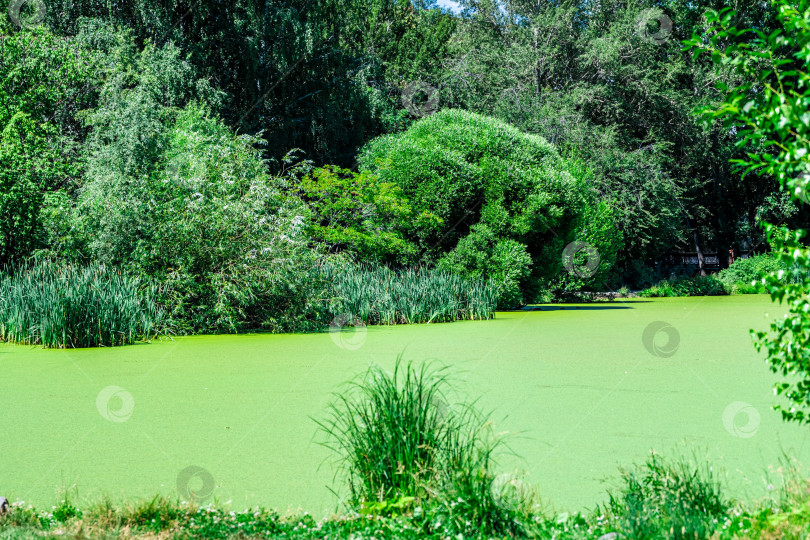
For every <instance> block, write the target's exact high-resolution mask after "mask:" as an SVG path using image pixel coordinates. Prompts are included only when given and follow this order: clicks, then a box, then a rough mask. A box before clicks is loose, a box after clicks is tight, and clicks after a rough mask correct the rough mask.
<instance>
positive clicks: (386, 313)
mask: <svg viewBox="0 0 810 540" xmlns="http://www.w3.org/2000/svg"><path fill="white" fill-rule="evenodd" d="M323 272H324V273H325V274H326V278H327V280H328V281H330V282H331V283H332V287H333V292H334V295H335V296H334V298H333V307H332V310H333V311H335V313H351V314H352V315H353V316H354V318H355V319H356V320H359V321H363V322H364V323H365V324H389V325H390V324H415V323H433V322H449V321H456V320H477V319H490V318H492V317H493V316H494V311H495V301H496V297H497V291H496V289H495V287H494V285H493V284H492V283H491V282H490V281H484V280H482V279H467V278H463V277H461V276H457V275H454V274H450V273H447V272H444V271H441V270H436V269H426V268H419V269H413V268H408V269H404V270H399V271H395V270H392V269H390V268H387V267H384V266H377V267H370V266H361V265H345V266H339V267H337V266H327V267H325V268H324V270H323Z"/></svg>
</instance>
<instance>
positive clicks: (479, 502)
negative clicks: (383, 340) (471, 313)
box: [318, 356, 532, 536]
mask: <svg viewBox="0 0 810 540" xmlns="http://www.w3.org/2000/svg"><path fill="white" fill-rule="evenodd" d="M448 388H449V385H448V380H447V377H446V375H445V371H444V370H441V369H439V370H432V369H431V368H430V367H429V366H428V365H426V364H422V365H421V366H418V367H417V366H414V365H413V364H411V363H405V362H404V361H403V360H402V357H401V356H400V357H398V358H397V361H396V364H395V366H394V370H393V372H390V373H389V372H387V371H385V370H383V369H382V368H380V367H378V366H372V367H371V368H369V370H368V372H367V373H366V374H365V375H364V376H363V377H362V378H361V379H358V380H356V381H354V382H352V383H350V386H349V388H348V389H347V390H346V391H344V392H341V393H339V394H337V395H336V400H335V402H333V403H332V404H331V405H330V413H329V415H328V418H327V419H326V420H325V421H322V422H318V424H319V426H320V428H321V430H322V431H323V432H324V433H325V434H326V442H325V443H324V444H325V445H326V446H327V447H329V448H331V449H332V450H334V451H336V452H337V454H338V455H339V463H340V469H339V470H341V471H342V472H343V473H344V475H345V477H346V479H347V484H348V488H349V492H350V504H351V505H352V506H353V507H355V508H359V509H360V511H361V513H363V512H365V513H368V512H369V511H371V512H374V511H380V512H385V511H386V510H388V511H391V510H392V509H396V511H397V512H406V511H407V510H403V509H407V508H411V509H416V508H418V509H419V513H420V515H421V516H422V517H424V518H425V523H426V527H429V528H431V527H441V532H443V533H447V534H451V533H452V534H459V533H461V534H464V535H469V534H473V533H475V534H485V535H493V534H494V535H509V536H512V535H515V534H518V533H519V532H520V530H522V527H523V524H524V523H525V522H526V521H527V520H528V518H527V516H528V515H529V507H530V506H531V502H532V501H531V500H529V499H530V498H529V497H524V498H521V500H520V501H518V500H517V498H515V497H511V496H509V495H508V494H509V489H503V487H504V486H503V485H495V486H494V481H495V476H494V475H493V473H492V467H493V464H494V463H493V454H494V452H495V450H496V449H497V448H498V447H499V445H500V442H501V440H500V439H498V438H497V437H494V436H488V435H491V430H489V429H488V428H489V423H488V421H487V418H486V416H485V415H482V414H481V413H479V412H478V411H476V409H475V408H474V407H473V406H470V405H455V406H451V405H449V403H450V402H449V396H448V395H447V390H448ZM437 523H438V524H443V525H432V524H437ZM435 532H440V531H435Z"/></svg>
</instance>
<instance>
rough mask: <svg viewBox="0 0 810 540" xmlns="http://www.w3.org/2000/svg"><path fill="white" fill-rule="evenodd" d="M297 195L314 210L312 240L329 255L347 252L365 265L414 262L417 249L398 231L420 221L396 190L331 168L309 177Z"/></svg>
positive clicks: (370, 176) (365, 174) (362, 175)
mask: <svg viewBox="0 0 810 540" xmlns="http://www.w3.org/2000/svg"><path fill="white" fill-rule="evenodd" d="M296 191H297V196H300V197H301V199H303V200H304V201H305V202H306V203H307V205H308V206H309V208H310V209H311V215H312V223H311V228H310V231H309V234H310V236H311V237H312V239H313V240H314V241H315V242H320V243H323V244H324V245H325V247H326V249H327V252H330V253H338V252H348V253H351V254H353V255H355V256H356V257H357V258H358V259H359V260H360V261H363V262H382V263H394V264H405V263H407V262H408V261H409V260H411V259H412V258H413V256H414V254H415V251H416V249H415V246H414V245H413V244H412V243H411V242H409V241H408V240H406V239H405V238H403V236H402V234H401V233H400V232H399V230H398V229H399V228H400V227H401V224H402V223H404V222H406V221H410V220H413V219H418V218H417V216H415V215H414V212H413V210H412V209H411V206H410V204H409V203H408V201H407V199H405V198H404V197H403V196H402V190H401V189H400V188H399V186H397V185H396V184H392V183H386V182H380V181H379V179H378V178H377V177H375V176H374V175H373V174H371V173H369V172H367V171H366V172H362V173H356V172H352V171H350V170H348V169H341V168H340V167H337V166H330V165H327V166H326V167H320V168H317V169H315V170H313V171H312V172H310V173H309V174H307V175H306V176H305V177H304V178H303V179H302V180H301V182H300V184H298V185H297V189H296ZM422 219H424V218H422Z"/></svg>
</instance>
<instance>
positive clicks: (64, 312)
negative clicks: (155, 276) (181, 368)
mask: <svg viewBox="0 0 810 540" xmlns="http://www.w3.org/2000/svg"><path fill="white" fill-rule="evenodd" d="M157 296H158V290H157V287H155V286H153V285H149V284H146V283H144V282H143V281H142V280H141V279H140V278H138V277H135V276H130V275H127V274H125V273H122V272H120V271H119V270H115V269H112V268H109V267H106V266H104V265H98V264H96V265H91V266H74V265H68V264H57V263H55V262H51V261H42V262H38V263H33V264H24V265H19V266H10V267H8V268H6V269H5V270H4V271H3V272H2V273H0V339H2V340H4V341H8V342H12V343H21V344H31V345H44V346H45V347H52V348H65V347H99V346H108V347H111V346H115V345H125V344H131V343H134V342H135V341H136V340H137V339H149V338H150V337H152V336H154V335H155V333H156V329H157V327H158V325H159V324H160V322H161V321H162V319H163V312H162V310H161V309H160V308H159V307H158V305H157Z"/></svg>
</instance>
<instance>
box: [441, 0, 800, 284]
mask: <svg viewBox="0 0 810 540" xmlns="http://www.w3.org/2000/svg"><path fill="white" fill-rule="evenodd" d="M462 4H463V5H464V6H465V7H466V8H467V9H466V11H465V14H464V17H463V19H462V21H461V22H460V23H459V24H458V25H457V31H456V33H455V34H454V36H453V38H452V40H451V59H450V60H448V61H447V62H446V63H447V65H448V69H447V70H446V72H445V74H444V78H443V90H444V91H443V103H445V104H446V105H447V106H450V107H459V108H464V109H467V110H472V111H475V112H479V113H482V114H487V115H492V116H495V117H497V118H501V119H504V120H506V121H508V122H510V123H512V124H514V125H515V126H516V127H518V128H519V129H521V130H524V131H527V132H530V133H537V134H540V135H542V136H544V137H545V138H546V139H547V140H549V141H550V142H552V143H553V144H555V145H556V146H557V147H558V148H560V149H561V151H563V152H569V151H571V150H572V149H573V150H574V151H576V153H577V155H578V156H579V157H580V158H581V159H583V160H584V161H586V162H587V163H588V164H589V165H590V166H591V168H592V169H593V172H594V177H593V182H594V184H595V188H596V189H597V191H598V192H599V193H600V195H601V196H602V197H603V199H604V200H610V201H611V204H612V205H614V206H615V208H616V210H617V212H616V217H617V227H618V229H619V230H621V231H622V232H623V234H624V237H625V243H624V245H623V246H622V248H621V251H620V253H619V254H618V262H617V268H618V269H620V270H621V271H622V273H623V274H624V278H625V279H626V280H628V281H630V282H631V284H633V285H637V286H638V285H643V283H642V281H643V280H644V279H646V278H645V277H644V275H645V271H644V268H643V267H644V266H645V265H646V266H647V267H648V268H649V266H650V265H651V263H652V262H653V261H655V260H656V259H657V258H658V257H659V256H660V255H661V254H662V253H666V252H668V251H672V250H684V249H685V250H690V251H697V252H699V253H702V252H704V251H716V252H720V253H725V252H727V250H728V249H730V248H734V249H736V250H740V249H751V248H753V247H757V248H759V249H763V248H764V246H763V244H764V235H763V234H762V232H761V231H760V230H758V229H756V227H754V225H755V223H756V219H757V215H758V214H761V213H763V212H769V211H771V210H775V209H777V208H778V206H779V205H777V206H774V205H773V204H772V201H769V197H771V196H772V195H774V194H775V193H776V192H777V190H778V184H777V182H776V180H775V179H773V178H771V179H764V180H758V181H752V180H751V179H750V178H741V177H739V175H736V174H735V173H734V172H733V171H732V168H731V166H730V164H729V159H730V158H733V157H740V156H742V155H744V152H745V151H746V149H745V148H737V147H736V145H735V143H736V140H737V136H736V134H735V133H734V132H732V131H729V130H728V129H726V128H724V127H723V126H722V125H721V124H720V123H714V124H705V125H704V124H703V123H701V122H700V121H698V119H696V118H695V117H694V115H693V114H692V111H693V110H694V108H695V107H698V106H704V105H712V104H717V103H718V102H719V100H720V98H721V92H720V91H719V90H718V85H720V84H728V85H732V84H736V83H738V82H740V75H739V74H737V73H735V72H734V71H733V70H730V69H721V70H719V71H716V70H715V67H714V65H713V64H712V63H711V61H710V60H708V59H701V58H699V59H693V58H692V57H691V56H690V55H689V54H688V53H686V52H684V51H682V50H681V42H680V40H681V39H684V38H686V37H689V36H690V35H691V34H692V31H693V29H700V28H702V25H703V22H702V13H703V10H704V9H705V5H706V4H705V3H704V4H700V5H696V4H694V3H690V2H685V1H680V0H678V1H670V2H665V3H663V4H661V3H655V2H649V1H646V0H637V1H633V2H630V3H628V2H618V1H613V0H609V1H606V2H599V3H593V2H583V1H578V0H572V1H564V2H547V1H536V0H507V1H503V2H495V1H492V0H475V1H473V0H464V1H462ZM716 4H717V6H718V7H722V6H723V5H725V4H724V3H723V2H717V3H716ZM710 5H713V4H712V3H711V2H710ZM739 19H740V20H741V21H746V22H750V23H756V24H758V25H760V26H761V27H762V28H772V27H773V24H774V12H773V10H772V9H771V8H770V6H768V5H762V4H759V3H750V4H747V5H745V6H744V8H741V9H740V15H739ZM661 22H663V23H664V26H661ZM669 23H671V25H670V24H669ZM789 204H792V203H789ZM783 218H784V219H785V220H786V221H788V222H793V223H795V222H797V221H798V220H799V218H800V216H799V215H798V214H796V213H794V212H793V211H792V210H790V209H789V208H787V213H786V214H784V215H783ZM725 261H726V258H725V257H721V263H725Z"/></svg>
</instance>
